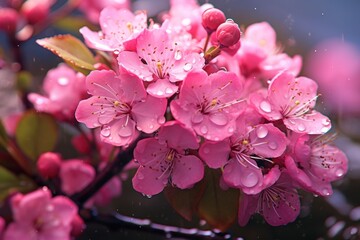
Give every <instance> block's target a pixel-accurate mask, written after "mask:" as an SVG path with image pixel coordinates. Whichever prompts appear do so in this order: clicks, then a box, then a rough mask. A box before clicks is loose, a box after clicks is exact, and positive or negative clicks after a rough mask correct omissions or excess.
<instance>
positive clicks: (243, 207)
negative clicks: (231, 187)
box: [238, 168, 300, 226]
mask: <svg viewBox="0 0 360 240" xmlns="http://www.w3.org/2000/svg"><path fill="white" fill-rule="evenodd" d="M274 170H276V168H273V169H272V170H271V171H270V172H269V173H268V174H266V175H265V176H264V187H265V189H264V190H263V191H262V192H261V193H259V194H257V195H247V194H243V195H242V197H241V198H240V205H239V216H238V217H239V218H238V220H239V225H240V226H245V225H246V224H247V222H248V221H249V219H250V217H251V215H252V214H254V213H259V214H261V215H262V216H263V217H264V219H265V221H266V222H267V223H268V224H270V225H272V226H281V225H286V224H288V223H289V222H293V221H294V220H295V219H296V217H297V216H298V215H299V213H300V201H299V196H298V194H297V191H296V189H295V188H294V186H293V185H292V182H291V179H290V177H289V176H288V175H287V174H286V173H282V174H281V176H280V178H279V175H278V174H276V176H273V174H274Z"/></svg>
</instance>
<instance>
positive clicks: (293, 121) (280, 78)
mask: <svg viewBox="0 0 360 240" xmlns="http://www.w3.org/2000/svg"><path fill="white" fill-rule="evenodd" d="M316 91H317V84H316V82H315V81H313V80H311V79H309V78H306V77H298V78H295V77H294V76H293V75H292V74H290V73H288V72H282V73H280V74H278V75H277V76H276V77H275V78H274V79H273V80H272V81H271V83H270V85H269V88H268V91H267V96H266V94H262V93H259V92H258V93H254V94H252V95H251V96H250V101H251V102H252V103H253V105H254V106H255V107H256V109H257V110H258V112H259V113H260V114H261V115H262V116H264V117H265V118H266V119H268V120H270V121H276V120H280V119H282V121H283V123H284V124H285V126H286V127H287V128H288V129H290V130H292V131H294V132H299V133H308V134H323V133H326V132H327V131H328V130H329V129H330V128H331V123H330V120H329V118H327V117H326V116H324V115H322V114H321V113H319V112H317V111H316V110H313V108H314V106H315V102H316V99H317V97H318V95H317V94H316Z"/></svg>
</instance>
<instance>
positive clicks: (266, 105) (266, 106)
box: [260, 101, 271, 113]
mask: <svg viewBox="0 0 360 240" xmlns="http://www.w3.org/2000/svg"><path fill="white" fill-rule="evenodd" d="M260 109H261V110H263V111H264V112H266V113H269V112H271V105H270V103H269V102H268V101H262V102H261V103H260Z"/></svg>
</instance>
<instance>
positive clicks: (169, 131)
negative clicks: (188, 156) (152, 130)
mask: <svg viewBox="0 0 360 240" xmlns="http://www.w3.org/2000/svg"><path fill="white" fill-rule="evenodd" d="M158 138H159V141H166V142H167V145H168V147H169V148H174V149H178V150H181V151H182V150H183V149H188V148H190V149H198V148H199V143H198V140H197V138H196V135H195V133H194V132H193V131H191V130H190V129H187V128H185V127H184V126H183V125H182V124H180V123H179V122H177V121H171V122H167V123H165V124H164V126H163V127H162V128H161V129H160V131H159V135H158Z"/></svg>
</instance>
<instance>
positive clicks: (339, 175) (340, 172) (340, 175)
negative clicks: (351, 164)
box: [335, 168, 344, 177]
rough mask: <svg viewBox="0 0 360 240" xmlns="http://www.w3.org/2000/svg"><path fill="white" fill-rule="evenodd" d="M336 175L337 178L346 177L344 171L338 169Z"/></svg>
mask: <svg viewBox="0 0 360 240" xmlns="http://www.w3.org/2000/svg"><path fill="white" fill-rule="evenodd" d="M335 175H336V176H337V177H342V176H343V175H344V170H342V169H341V168H339V169H337V170H336V171H335Z"/></svg>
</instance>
